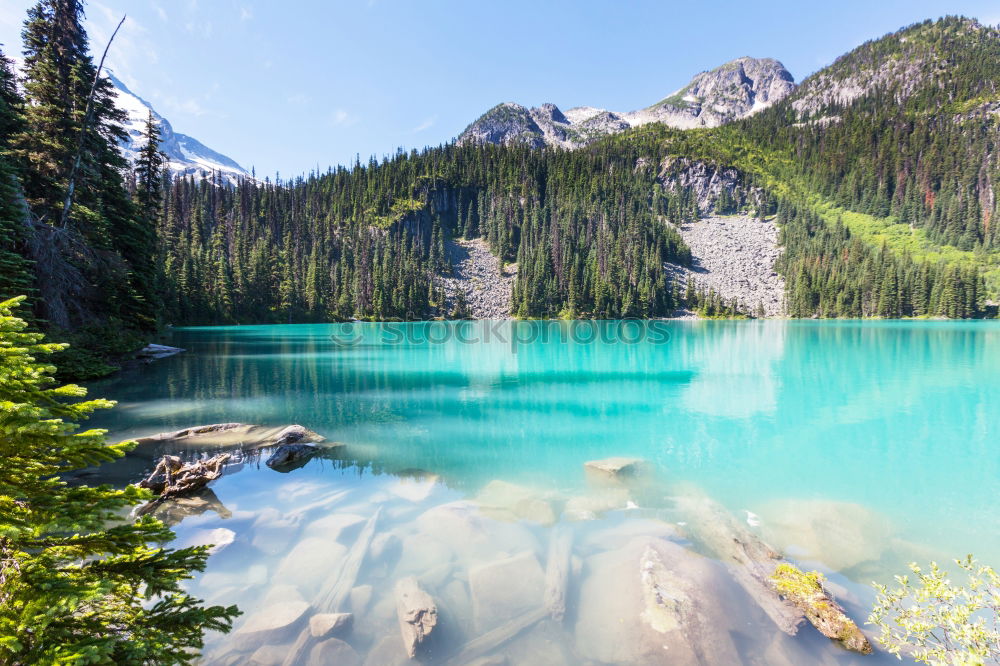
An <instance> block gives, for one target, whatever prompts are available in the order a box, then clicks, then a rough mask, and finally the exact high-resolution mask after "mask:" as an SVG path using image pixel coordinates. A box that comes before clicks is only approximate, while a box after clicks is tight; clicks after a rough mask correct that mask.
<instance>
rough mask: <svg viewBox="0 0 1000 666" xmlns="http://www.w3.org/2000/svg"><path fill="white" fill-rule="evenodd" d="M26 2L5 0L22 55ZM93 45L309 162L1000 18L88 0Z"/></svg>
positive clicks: (271, 147)
mask: <svg viewBox="0 0 1000 666" xmlns="http://www.w3.org/2000/svg"><path fill="white" fill-rule="evenodd" d="M31 4H33V3H32V2H31V1H30V0H3V3H2V5H0V43H2V44H3V45H4V52H5V53H7V54H8V55H17V54H19V51H20V37H19V33H20V25H21V22H22V21H23V19H24V13H25V11H26V9H27V8H28V7H29V6H30V5H31ZM85 8H86V11H87V16H88V30H89V32H90V36H91V40H92V43H91V48H92V50H93V51H97V52H99V51H100V50H101V49H103V46H104V42H105V41H106V39H107V37H108V35H110V31H111V29H112V28H113V26H114V24H116V23H117V20H118V19H119V18H120V17H121V15H122V14H123V13H127V14H128V15H129V19H128V21H127V22H126V24H125V26H124V27H123V28H122V32H121V33H120V34H119V37H118V38H117V39H116V43H115V46H114V47H113V48H112V52H111V54H110V55H109V62H110V64H111V65H112V67H113V68H114V70H115V72H116V73H117V74H118V75H119V77H121V78H122V80H123V81H125V83H126V84H127V85H129V87H130V88H132V90H133V91H134V92H135V93H137V94H138V95H140V96H142V97H144V98H146V99H147V100H148V101H150V102H151V103H152V104H153V106H154V107H156V109H157V110H158V111H160V113H162V114H163V115H164V116H166V117H167V118H168V119H170V121H171V123H172V124H173V126H174V129H175V130H177V131H179V132H184V133H186V134H190V135H191V136H194V137H195V138H197V139H199V140H201V141H202V142H204V143H205V144H206V145H208V146H210V147H212V148H214V149H216V150H218V151H220V152H222V153H224V154H226V155H229V156H230V157H232V158H234V159H235V160H237V161H238V162H240V163H241V164H243V165H244V166H245V167H247V168H250V167H251V166H255V167H256V169H257V173H258V175H260V176H263V175H273V174H275V173H276V172H280V173H281V175H282V177H290V176H295V175H298V174H302V173H306V172H308V171H310V170H312V169H315V168H317V167H319V168H320V169H323V170H325V169H326V167H327V166H329V165H331V164H347V163H350V162H353V160H354V156H355V155H356V154H360V155H361V158H362V160H366V159H367V157H368V156H369V155H372V154H374V155H376V156H382V155H385V154H388V153H392V152H394V151H395V149H396V148H397V147H398V146H403V147H405V148H412V147H417V148H420V147H423V146H425V145H436V144H438V143H441V142H444V141H448V140H450V139H451V138H453V137H454V136H455V135H457V134H458V133H459V132H461V131H462V129H463V128H464V127H465V126H466V125H467V124H468V123H469V122H471V121H472V120H474V119H475V118H476V117H477V116H478V115H479V114H480V113H482V112H483V111H485V110H486V109H488V108H489V107H491V106H493V105H494V104H496V103H497V102H501V101H516V102H520V103H522V104H525V105H529V106H531V105H537V104H541V103H542V102H554V103H555V104H557V105H558V106H559V107H560V108H562V109H568V108H571V107H573V106H578V105H590V106H599V107H604V108H608V109H612V110H621V111H626V110H631V109H635V108H640V107H644V106H647V105H649V104H651V103H653V102H655V101H657V100H659V99H661V98H663V97H665V96H666V95H667V94H669V93H670V92H672V91H673V90H676V89H677V88H679V87H681V86H682V85H684V84H685V83H686V82H687V80H688V79H689V78H690V77H691V76H692V75H694V74H695V73H697V72H699V71H702V70H705V69H711V68H713V67H715V66H717V65H719V64H721V63H723V62H725V61H727V60H731V59H733V58H737V57H740V56H743V55H751V56H756V57H773V58H777V59H779V60H781V61H782V62H783V63H784V64H785V66H786V67H787V68H788V69H789V70H790V71H791V72H792V74H793V75H794V76H795V79H796V80H797V81H799V80H801V79H803V78H804V77H805V76H806V75H808V74H809V73H811V72H813V71H815V70H817V69H819V68H820V67H822V66H824V65H826V64H828V63H830V62H831V61H832V60H833V59H834V58H836V57H837V56H838V55H840V54H841V53H843V52H845V51H847V50H849V49H851V48H853V47H854V46H856V45H858V44H860V43H861V42H863V41H865V40H867V39H870V38H872V37H877V36H880V35H882V34H884V33H886V32H889V31H892V30H895V29H896V28H898V27H901V26H903V25H907V24H909V23H913V22H915V21H918V20H922V19H924V18H930V17H933V18H936V17H938V16H940V15H942V14H964V15H967V16H975V17H977V18H979V19H980V20H982V21H983V22H985V23H998V22H1000V6H998V4H997V3H996V1H995V0H993V1H992V2H982V1H974V0H970V1H959V0H956V1H954V2H942V1H940V0H938V1H936V2H932V1H926V0H905V1H903V0H876V1H873V0H865V1H864V2H855V1H842V2H837V3H803V2H801V1H795V2H792V1H790V0H781V1H778V2H768V3H766V6H765V3H762V2H747V1H746V0H744V1H742V2H729V1H728V0H716V1H715V2H712V3H696V2H690V1H686V2H673V1H660V2H653V1H650V2H624V1H623V2H607V0H600V1H596V2H591V1H590V0H575V1H570V0H567V1H546V0H532V1H529V2H522V1H519V0H518V1H501V0H493V1H487V0H409V1H406V0H310V1H294V0H287V1H284V2H276V1H274V0H267V1H264V0H260V1H256V0H169V1H167V0H101V1H100V2H97V1H96V0H90V1H89V2H87V3H86V5H85Z"/></svg>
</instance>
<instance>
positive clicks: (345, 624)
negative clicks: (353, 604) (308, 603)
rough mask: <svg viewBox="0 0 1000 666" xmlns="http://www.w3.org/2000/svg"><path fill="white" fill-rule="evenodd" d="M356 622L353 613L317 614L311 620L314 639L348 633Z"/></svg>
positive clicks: (310, 626) (310, 625) (310, 627)
mask: <svg viewBox="0 0 1000 666" xmlns="http://www.w3.org/2000/svg"><path fill="white" fill-rule="evenodd" d="M353 621H354V615H352V614H351V613H316V614H315V615H313V616H312V617H311V618H309V633H311V634H312V635H313V638H328V637H330V636H335V635H337V634H339V633H343V632H345V631H347V629H348V628H349V627H350V626H351V624H352V623H353Z"/></svg>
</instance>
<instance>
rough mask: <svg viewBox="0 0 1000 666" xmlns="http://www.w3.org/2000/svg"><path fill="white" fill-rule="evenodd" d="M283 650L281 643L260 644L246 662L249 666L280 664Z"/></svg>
mask: <svg viewBox="0 0 1000 666" xmlns="http://www.w3.org/2000/svg"><path fill="white" fill-rule="evenodd" d="M285 651H286V649H285V647H284V646H283V645H261V646H260V647H259V648H257V649H256V650H254V653H253V654H252V655H250V659H249V661H247V663H248V664H249V665H250V666H281V662H283V661H284V660H285ZM237 663H238V662H237Z"/></svg>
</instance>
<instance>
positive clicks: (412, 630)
mask: <svg viewBox="0 0 1000 666" xmlns="http://www.w3.org/2000/svg"><path fill="white" fill-rule="evenodd" d="M394 594H395V597H396V616H397V617H398V618H399V631H400V634H401V635H402V637H403V647H404V648H405V649H406V654H407V655H408V656H409V657H410V658H411V659H412V658H414V657H415V656H417V648H419V647H420V645H422V644H423V643H424V641H426V640H427V638H428V637H429V636H430V635H431V632H433V631H434V627H435V626H436V625H437V619H438V611H437V604H435V603H434V599H433V598H432V597H431V595H429V594H427V592H426V591H425V590H424V589H423V588H421V587H420V584H419V583H417V579H416V578H413V577H412V576H410V577H407V578H400V579H399V580H398V581H396V587H395V589H394Z"/></svg>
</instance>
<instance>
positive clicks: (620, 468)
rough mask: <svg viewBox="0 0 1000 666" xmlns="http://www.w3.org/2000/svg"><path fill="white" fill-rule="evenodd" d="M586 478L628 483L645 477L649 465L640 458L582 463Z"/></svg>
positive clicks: (616, 458)
mask: <svg viewBox="0 0 1000 666" xmlns="http://www.w3.org/2000/svg"><path fill="white" fill-rule="evenodd" d="M583 468H584V470H586V472H587V478H588V479H591V480H595V481H599V482H608V481H614V482H618V483H629V482H631V481H634V480H635V479H637V478H639V477H642V476H644V475H646V473H648V471H649V463H648V462H646V461H645V460H643V459H642V458H624V457H614V458H604V459H603V460H589V461H587V462H585V463H583Z"/></svg>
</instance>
